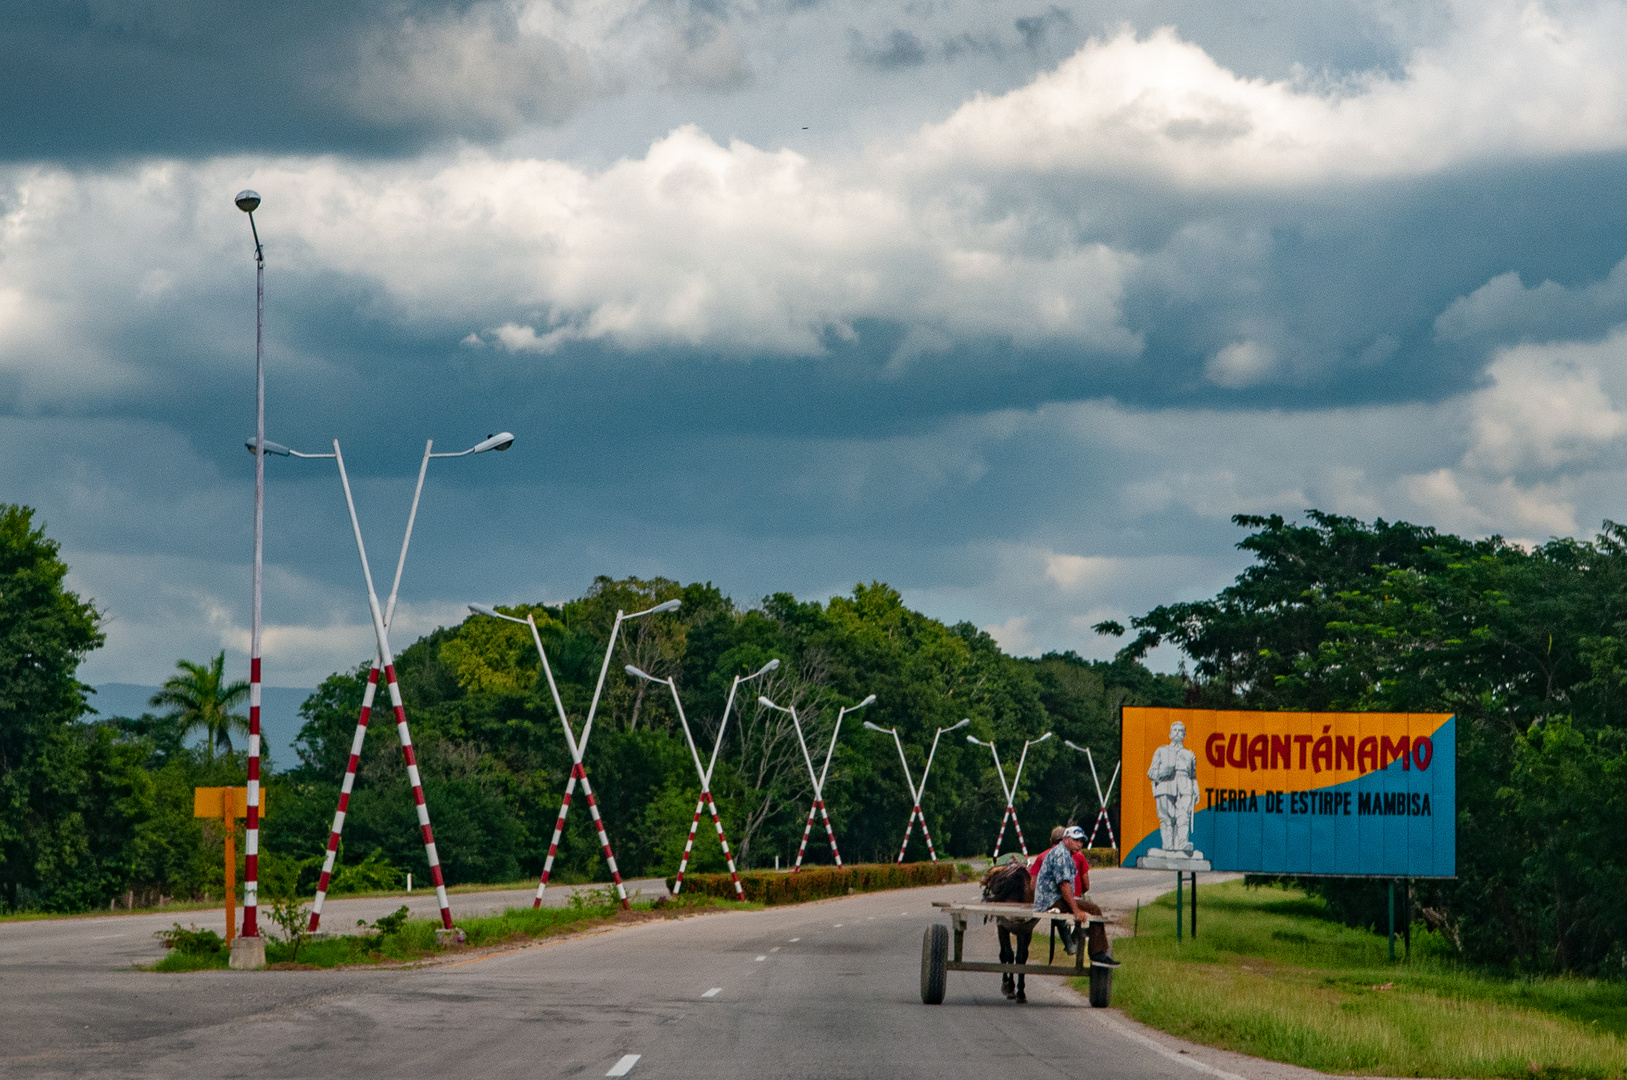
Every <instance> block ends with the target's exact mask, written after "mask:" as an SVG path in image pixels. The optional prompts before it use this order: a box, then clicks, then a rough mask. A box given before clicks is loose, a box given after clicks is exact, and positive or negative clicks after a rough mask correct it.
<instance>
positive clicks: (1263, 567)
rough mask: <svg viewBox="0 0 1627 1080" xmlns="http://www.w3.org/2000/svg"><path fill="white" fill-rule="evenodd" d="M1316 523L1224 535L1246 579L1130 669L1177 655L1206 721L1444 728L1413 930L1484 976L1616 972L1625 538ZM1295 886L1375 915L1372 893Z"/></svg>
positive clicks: (1623, 791) (1155, 622)
mask: <svg viewBox="0 0 1627 1080" xmlns="http://www.w3.org/2000/svg"><path fill="white" fill-rule="evenodd" d="M1308 518H1309V520H1308V522H1306V523H1305V524H1291V523H1289V522H1287V521H1285V520H1284V519H1282V518H1281V517H1277V516H1272V517H1253V516H1239V517H1237V518H1236V519H1234V520H1236V522H1237V523H1238V524H1239V525H1242V526H1245V527H1247V528H1250V529H1253V530H1254V532H1253V533H1252V534H1251V535H1249V536H1248V537H1247V538H1246V539H1245V540H1243V541H1242V543H1241V544H1240V545H1239V546H1240V547H1242V548H1243V549H1244V550H1246V551H1249V552H1252V553H1253V555H1254V556H1255V560H1256V561H1255V564H1254V565H1253V566H1250V567H1249V568H1248V569H1246V570H1245V571H1244V572H1243V573H1242V574H1240V575H1239V576H1238V578H1237V581H1236V582H1235V583H1234V584H1233V585H1231V586H1230V587H1228V588H1226V589H1224V590H1223V591H1222V592H1221V593H1220V595H1219V596H1217V597H1215V598H1214V599H1212V600H1205V601H1200V602H1197V603H1184V604H1172V605H1168V606H1164V607H1159V608H1155V609H1154V610H1153V611H1151V612H1148V613H1147V614H1146V615H1144V616H1141V617H1140V618H1137V619H1134V620H1132V625H1133V628H1134V629H1135V630H1136V631H1137V635H1136V637H1135V638H1134V640H1133V641H1132V642H1131V644H1130V645H1129V646H1128V647H1127V648H1125V649H1124V650H1123V652H1122V653H1121V654H1120V658H1121V660H1123V661H1126V662H1128V661H1130V660H1133V659H1136V658H1138V657H1141V656H1144V655H1145V654H1146V652H1147V650H1149V649H1151V648H1153V647H1154V646H1156V645H1158V644H1160V643H1163V642H1170V643H1173V644H1175V645H1177V646H1179V647H1180V649H1181V650H1182V651H1183V652H1185V653H1186V655H1187V656H1188V657H1189V658H1190V659H1191V661H1192V664H1193V673H1194V675H1195V676H1196V683H1195V685H1194V686H1193V688H1192V690H1191V696H1190V702H1191V703H1192V704H1201V705H1204V706H1207V707H1244V708H1260V709H1328V710H1357V711H1360V710H1395V711H1408V710H1411V711H1420V712H1424V711H1450V712H1455V713H1456V714H1457V716H1458V736H1457V738H1458V763H1457V778H1458V879H1457V881H1455V882H1451V883H1439V884H1421V885H1420V886H1419V897H1420V900H1421V904H1422V911H1423V913H1424V915H1425V916H1426V917H1427V918H1428V919H1429V920H1430V921H1431V922H1432V923H1434V924H1435V925H1437V926H1438V927H1440V928H1441V929H1443V930H1444V931H1445V932H1446V933H1447V934H1448V935H1449V936H1450V937H1451V938H1452V939H1453V940H1454V941H1456V942H1457V943H1458V944H1459V946H1460V948H1461V949H1462V950H1463V952H1464V953H1465V954H1466V955H1467V956H1469V957H1471V958H1473V959H1475V960H1478V961H1481V962H1487V963H1495V964H1514V965H1516V966H1520V967H1523V968H1525V969H1528V970H1533V969H1534V970H1580V971H1597V972H1607V973H1614V974H1621V973H1622V972H1623V971H1624V968H1627V948H1624V943H1623V937H1622V935H1621V932H1620V924H1619V915H1620V910H1621V897H1622V895H1623V888H1624V886H1627V860H1624V858H1623V855H1622V846H1621V837H1622V836H1623V835H1627V729H1624V727H1623V725H1622V723H1621V719H1620V717H1621V710H1622V708H1623V706H1624V705H1627V531H1624V530H1623V529H1622V528H1621V527H1620V526H1617V525H1615V524H1613V523H1610V522H1606V523H1605V526H1604V530H1603V532H1602V533H1600V534H1599V535H1598V536H1597V537H1596V538H1595V539H1594V540H1592V541H1590V542H1582V541H1575V540H1553V541H1551V542H1549V543H1547V544H1543V545H1541V546H1537V547H1532V548H1526V547H1522V546H1520V545H1517V544H1511V543H1508V542H1505V541H1503V540H1502V539H1500V538H1496V537H1493V538H1490V539H1486V540H1477V541H1469V540H1464V539H1461V538H1459V537H1456V536H1449V535H1444V534H1440V533H1437V532H1435V531H1434V530H1433V529H1428V528H1423V527H1420V526H1416V525H1409V524H1405V523H1393V524H1392V523H1388V522H1384V521H1375V522H1373V523H1371V524H1367V523H1364V522H1361V521H1357V520H1354V519H1352V518H1347V517H1338V516H1335V515H1331V514H1323V513H1317V512H1311V513H1309V514H1308ZM1100 629H1102V630H1103V631H1105V632H1109V633H1122V632H1123V629H1122V628H1121V627H1118V626H1115V625H1112V624H1104V625H1103V626H1102V627H1100ZM1305 884H1306V885H1307V886H1308V887H1310V888H1313V889H1315V890H1316V891H1318V892H1320V893H1322V894H1323V895H1324V896H1326V897H1327V898H1328V899H1329V900H1330V901H1332V902H1333V903H1334V905H1335V907H1336V908H1337V909H1338V910H1341V911H1343V912H1345V913H1346V915H1347V916H1348V917H1349V918H1350V919H1351V920H1352V921H1353V922H1357V923H1368V924H1376V923H1377V922H1378V921H1379V919H1380V917H1381V912H1382V910H1383V908H1382V906H1381V905H1382V904H1383V902H1384V891H1383V886H1382V885H1377V884H1374V883H1362V882H1349V881H1343V880H1340V879H1309V880H1307V881H1306V883H1305Z"/></svg>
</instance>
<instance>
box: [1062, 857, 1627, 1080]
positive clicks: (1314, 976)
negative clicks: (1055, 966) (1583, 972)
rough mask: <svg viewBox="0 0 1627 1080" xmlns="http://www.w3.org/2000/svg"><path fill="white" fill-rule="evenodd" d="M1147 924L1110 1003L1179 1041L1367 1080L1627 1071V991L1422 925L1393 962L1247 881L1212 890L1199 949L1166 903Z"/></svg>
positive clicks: (1155, 907) (1319, 913)
mask: <svg viewBox="0 0 1627 1080" xmlns="http://www.w3.org/2000/svg"><path fill="white" fill-rule="evenodd" d="M1139 924H1140V930H1139V933H1138V935H1137V936H1136V937H1134V938H1125V939H1120V940H1119V941H1117V942H1115V943H1114V951H1115V953H1116V954H1117V955H1118V956H1119V958H1120V959H1121V960H1123V961H1124V966H1123V967H1121V968H1120V969H1119V970H1118V971H1117V972H1116V973H1115V976H1114V991H1113V1003H1114V1005H1116V1006H1118V1007H1120V1008H1122V1009H1123V1010H1124V1011H1125V1012H1126V1013H1127V1014H1129V1015H1130V1016H1132V1017H1134V1018H1135V1019H1137V1020H1139V1021H1141V1022H1143V1023H1145V1024H1149V1025H1151V1026H1153V1027H1156V1028H1159V1029H1160V1030H1163V1031H1167V1032H1169V1033H1170V1034H1172V1035H1177V1036H1180V1037H1181V1038H1184V1039H1190V1040H1192V1041H1194V1042H1199V1043H1204V1044H1206V1045H1209V1046H1216V1047H1220V1048H1222V1049H1226V1050H1234V1051H1237V1052H1239V1053H1244V1054H1251V1055H1254V1056H1256V1057H1263V1058H1269V1059H1271V1060H1274V1061H1283V1062H1288V1063H1290V1064H1294V1065H1303V1066H1306V1067H1308V1068H1313V1069H1318V1070H1321V1071H1323V1072H1330V1073H1347V1074H1355V1075H1367V1076H1428V1077H1463V1078H1470V1077H1522V1078H1525V1080H1532V1078H1538V1080H1547V1078H1552V1080H1569V1078H1572V1077H1576V1078H1581V1077H1587V1078H1599V1080H1604V1078H1610V1077H1615V1078H1620V1077H1622V1076H1623V1075H1624V1074H1627V1041H1624V1036H1627V984H1624V983H1621V982H1612V981H1605V980H1590V979H1579V978H1568V977H1555V978H1510V977H1499V976H1496V975H1490V974H1486V973H1484V972H1478V971H1475V970H1472V969H1469V968H1466V967H1465V966H1463V965H1462V964H1459V963H1458V962H1456V961H1455V960H1454V959H1453V958H1452V956H1451V954H1450V950H1449V949H1448V947H1447V946H1446V945H1445V944H1444V943H1443V942H1441V941H1440V939H1439V938H1438V937H1437V936H1436V935H1434V934H1430V933H1423V934H1420V933H1418V932H1416V931H1415V932H1414V935H1413V952H1412V958H1411V960H1408V961H1399V960H1398V961H1396V962H1393V963H1392V962H1391V961H1390V960H1389V958H1388V944H1387V942H1386V939H1385V938H1383V937H1381V936H1379V935H1376V934H1371V933H1367V932H1365V931H1361V930H1353V929H1350V928H1348V927H1345V926H1342V925H1340V924H1339V923H1337V922H1335V921H1334V920H1333V919H1332V918H1331V917H1330V916H1329V915H1328V912H1327V909H1326V907H1325V905H1323V903H1322V902H1321V901H1320V900H1318V899H1315V898H1312V897H1308V896H1306V895H1305V894H1304V893H1301V892H1298V891H1296V890H1283V889H1274V888H1265V889H1251V888H1247V887H1246V886H1244V885H1243V883H1242V882H1229V883H1227V884H1224V885H1213V886H1205V887H1204V889H1203V891H1202V893H1201V894H1200V900H1199V911H1198V930H1199V935H1198V938H1197V939H1196V940H1192V939H1190V938H1188V939H1187V940H1186V941H1185V942H1182V943H1179V944H1177V943H1176V941H1175V909H1174V899H1173V897H1172V896H1166V897H1164V898H1162V899H1160V900H1159V901H1157V902H1155V903H1154V904H1152V905H1149V906H1146V907H1143V909H1142V910H1141V912H1140V919H1139ZM1398 947H1399V946H1398ZM1081 982H1082V980H1081ZM1081 989H1083V987H1082V986H1081Z"/></svg>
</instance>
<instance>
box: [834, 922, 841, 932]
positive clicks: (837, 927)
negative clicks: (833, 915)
mask: <svg viewBox="0 0 1627 1080" xmlns="http://www.w3.org/2000/svg"><path fill="white" fill-rule="evenodd" d="M841 928H842V924H841V923H837V924H836V925H835V926H833V927H831V929H832V930H840V929H841Z"/></svg>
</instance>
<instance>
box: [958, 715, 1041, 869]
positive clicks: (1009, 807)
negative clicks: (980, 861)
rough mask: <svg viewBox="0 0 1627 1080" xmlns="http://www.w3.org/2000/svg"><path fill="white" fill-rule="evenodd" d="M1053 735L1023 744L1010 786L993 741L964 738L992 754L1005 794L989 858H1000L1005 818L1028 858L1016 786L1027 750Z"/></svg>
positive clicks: (1026, 757) (1021, 778) (995, 770)
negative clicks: (1019, 816)
mask: <svg viewBox="0 0 1627 1080" xmlns="http://www.w3.org/2000/svg"><path fill="white" fill-rule="evenodd" d="M1054 734H1055V732H1051V731H1047V732H1046V733H1045V734H1043V735H1041V736H1040V737H1039V738H1037V739H1029V740H1028V741H1027V742H1025V743H1023V753H1022V757H1021V758H1019V759H1018V761H1017V775H1016V776H1014V777H1012V780H1011V783H1010V784H1007V783H1006V772H1005V769H1003V768H1001V766H1000V751H999V750H997V749H995V746H994V740H993V739H990V740H989V741H988V742H984V741H983V740H982V739H979V738H978V737H977V736H976V735H968V736H966V741H967V742H969V743H976V744H977V745H978V746H986V747H988V748H989V751H990V752H991V753H992V754H994V772H995V775H997V776H999V777H1000V787H1001V789H1002V790H1003V791H1004V792H1005V793H1006V812H1005V813H1004V814H1001V815H1000V833H999V835H998V836H996V837H995V838H994V854H993V855H992V856H990V857H991V858H995V859H998V858H999V857H1000V842H1001V841H1002V840H1004V839H1005V838H1006V819H1007V818H1010V819H1011V824H1012V826H1013V827H1014V828H1015V829H1016V830H1017V846H1018V847H1020V848H1022V852H1023V858H1025V859H1026V858H1027V857H1028V841H1026V840H1024V839H1023V827H1022V825H1021V823H1019V822H1018V821H1017V785H1019V784H1021V783H1022V782H1023V766H1024V765H1026V764H1027V763H1028V748H1029V747H1030V746H1038V745H1039V744H1040V743H1042V742H1044V741H1045V740H1046V739H1049V738H1050V737H1051V736H1052V735H1054Z"/></svg>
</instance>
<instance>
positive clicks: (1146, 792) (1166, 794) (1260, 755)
mask: <svg viewBox="0 0 1627 1080" xmlns="http://www.w3.org/2000/svg"><path fill="white" fill-rule="evenodd" d="M1456 733H1457V726H1456V720H1455V718H1454V717H1453V715H1452V714H1450V713H1287V712H1226V711H1216V710H1209V709H1153V708H1132V707H1126V708H1125V709H1124V726H1123V751H1122V753H1123V758H1122V760H1123V765H1124V781H1123V787H1122V788H1121V789H1120V790H1121V791H1122V795H1121V797H1120V798H1121V802H1120V811H1119V814H1120V825H1121V827H1120V842H1121V844H1122V847H1121V849H1120V855H1121V859H1120V865H1122V866H1140V867H1143V868H1145V869H1160V870H1241V871H1247V872H1249V873H1259V874H1329V875H1353V876H1375V877H1454V876H1456V873H1457V828H1456V822H1457V740H1456Z"/></svg>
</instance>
